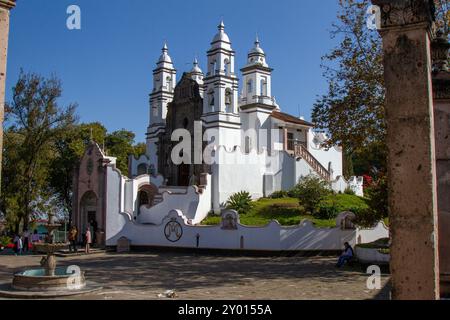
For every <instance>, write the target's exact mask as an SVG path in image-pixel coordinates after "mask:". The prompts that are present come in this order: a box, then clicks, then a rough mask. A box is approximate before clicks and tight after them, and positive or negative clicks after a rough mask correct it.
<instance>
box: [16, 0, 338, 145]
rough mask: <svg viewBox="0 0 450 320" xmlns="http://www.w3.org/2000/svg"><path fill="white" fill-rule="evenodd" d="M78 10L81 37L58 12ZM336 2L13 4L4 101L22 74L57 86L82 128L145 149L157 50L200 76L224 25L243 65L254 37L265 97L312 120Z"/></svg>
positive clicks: (85, 0) (38, 0)
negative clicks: (264, 64) (265, 67)
mask: <svg viewBox="0 0 450 320" xmlns="http://www.w3.org/2000/svg"><path fill="white" fill-rule="evenodd" d="M71 4H76V5H78V6H79V7H80V8H81V17H82V29H81V30H72V31H70V30H68V29H67V28H66V19H67V17H68V15H67V14H66V9H67V7H68V6H69V5H71ZM336 12H337V0H321V1H304V0H301V1H299V0H278V1H272V0H258V1H256V0H245V1H242V0H240V1H237V0H228V1H212V0H189V1H186V0H164V1H161V0H159V1H156V0H127V1H123V0H71V1H66V0H57V1H55V0H27V1H24V0H18V4H17V7H16V8H15V9H14V10H13V11H12V13H11V29H10V44H9V45H10V47H9V57H8V74H7V76H8V78H7V100H9V99H10V97H11V88H12V86H13V85H14V83H15V82H16V80H17V76H18V74H19V71H20V69H21V68H23V69H24V71H26V72H29V71H32V72H37V73H40V74H42V75H45V76H48V75H50V74H55V75H57V76H58V77H59V78H60V79H61V80H62V82H63V89H64V93H63V94H64V95H63V98H62V99H61V103H62V104H68V103H70V102H76V103H78V105H79V107H78V114H79V116H80V120H81V121H82V122H92V121H100V122H102V123H103V124H104V125H105V126H106V127H107V128H108V130H110V131H113V130H118V129H121V128H125V129H127V130H131V131H133V132H135V133H136V141H138V142H143V141H144V140H145V131H146V128H147V125H148V118H149V107H148V94H149V93H150V91H151V87H152V70H153V69H154V67H155V63H156V60H157V59H158V57H159V55H160V53H161V48H162V45H163V42H164V40H165V39H167V42H168V45H169V52H170V55H171V56H172V59H173V61H174V64H175V67H176V68H177V70H178V79H179V78H180V77H181V74H182V72H183V71H189V70H190V68H191V65H192V60H193V58H194V56H195V55H197V56H198V58H199V62H200V64H201V67H202V69H205V61H206V51H207V50H208V49H209V45H210V42H211V40H212V38H213V37H214V35H215V34H216V32H217V25H218V24H219V22H220V20H221V18H222V17H223V19H224V22H225V25H226V31H227V33H228V35H229V36H230V39H231V41H232V45H233V49H234V50H235V51H236V63H237V65H236V67H237V68H238V69H240V68H241V67H242V66H244V64H245V61H246V57H247V52H248V51H249V50H250V48H251V47H252V45H253V41H254V38H255V34H256V33H258V34H259V37H260V40H261V46H262V48H263V49H264V50H265V52H266V54H267V59H268V63H269V64H270V66H271V67H272V68H274V69H275V70H274V73H273V80H272V82H273V84H272V92H273V95H275V97H276V98H277V101H278V103H279V104H280V106H281V108H282V110H283V111H285V112H288V113H291V114H294V115H298V114H299V111H298V110H299V105H300V106H301V113H302V115H304V116H305V117H306V118H307V119H310V113H311V107H312V105H313V103H314V101H315V99H316V97H317V95H319V94H321V93H323V92H325V90H326V82H325V81H324V79H323V77H322V70H321V68H320V63H321V60H320V58H321V56H322V55H324V54H325V53H327V52H328V51H329V49H331V48H332V47H333V45H334V41H333V40H331V39H330V37H329V30H330V28H331V23H332V22H333V21H335V17H336Z"/></svg>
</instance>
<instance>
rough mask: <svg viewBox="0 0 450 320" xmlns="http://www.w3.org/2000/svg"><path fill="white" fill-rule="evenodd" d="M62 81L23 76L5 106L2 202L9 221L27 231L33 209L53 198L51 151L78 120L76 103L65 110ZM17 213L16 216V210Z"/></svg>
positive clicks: (54, 78)
mask: <svg viewBox="0 0 450 320" xmlns="http://www.w3.org/2000/svg"><path fill="white" fill-rule="evenodd" d="M61 93H62V87H61V82H60V81H59V80H58V79H57V78H56V77H50V78H48V79H45V78H43V77H41V76H39V75H36V74H31V73H30V74H25V73H23V72H21V74H20V75H19V80H18V82H17V84H16V86H15V87H14V88H13V97H12V102H11V103H10V104H8V105H7V106H6V123H7V128H6V131H5V138H6V139H5V149H6V150H5V151H6V153H5V167H4V171H5V174H4V177H5V178H6V179H4V181H3V184H2V186H3V190H2V191H3V192H2V195H3V198H4V199H5V198H7V199H6V201H4V203H3V205H5V204H7V205H8V208H6V214H7V217H8V216H9V217H10V216H11V215H13V216H14V217H15V229H16V231H18V228H19V224H20V222H23V226H24V228H25V229H26V228H27V227H28V223H29V221H30V217H31V214H32V212H33V211H34V210H37V209H40V208H43V207H45V206H46V205H48V202H49V201H50V200H51V199H50V198H51V197H50V195H49V193H48V188H47V185H46V177H47V174H48V169H49V167H48V163H49V162H51V160H52V158H53V156H54V155H53V153H52V147H53V144H54V143H55V142H56V141H57V139H58V138H59V137H61V135H62V134H64V131H65V130H66V128H68V127H70V126H71V125H73V124H74V122H75V121H76V117H75V107H76V106H75V105H74V104H71V105H69V106H67V107H61V106H60V105H59V103H58V99H59V98H60V97H61ZM12 211H13V212H12Z"/></svg>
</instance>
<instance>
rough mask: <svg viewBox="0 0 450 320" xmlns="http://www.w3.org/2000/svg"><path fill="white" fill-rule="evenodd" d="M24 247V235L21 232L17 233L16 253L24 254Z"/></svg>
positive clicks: (15, 239) (15, 240)
mask: <svg viewBox="0 0 450 320" xmlns="http://www.w3.org/2000/svg"><path fill="white" fill-rule="evenodd" d="M22 249H23V242H22V237H21V236H20V234H17V235H16V236H15V238H14V254H15V255H16V256H17V255H19V256H20V255H22Z"/></svg>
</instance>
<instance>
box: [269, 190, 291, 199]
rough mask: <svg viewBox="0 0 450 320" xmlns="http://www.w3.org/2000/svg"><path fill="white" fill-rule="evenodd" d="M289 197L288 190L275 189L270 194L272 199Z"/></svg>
mask: <svg viewBox="0 0 450 320" xmlns="http://www.w3.org/2000/svg"><path fill="white" fill-rule="evenodd" d="M287 197H289V194H288V192H287V191H275V192H274V193H272V194H271V195H270V198H271V199H281V198H287Z"/></svg>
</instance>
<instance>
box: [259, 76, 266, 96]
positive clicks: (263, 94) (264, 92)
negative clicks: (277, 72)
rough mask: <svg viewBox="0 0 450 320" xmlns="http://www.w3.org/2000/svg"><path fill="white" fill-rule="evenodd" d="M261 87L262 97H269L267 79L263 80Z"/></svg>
mask: <svg viewBox="0 0 450 320" xmlns="http://www.w3.org/2000/svg"><path fill="white" fill-rule="evenodd" d="M260 86H261V87H260V90H261V95H262V96H266V95H267V80H266V79H265V78H263V79H261V81H260Z"/></svg>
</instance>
